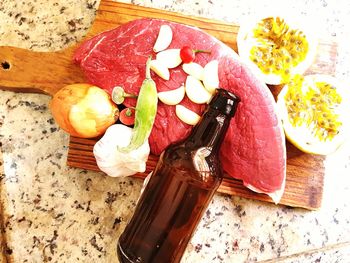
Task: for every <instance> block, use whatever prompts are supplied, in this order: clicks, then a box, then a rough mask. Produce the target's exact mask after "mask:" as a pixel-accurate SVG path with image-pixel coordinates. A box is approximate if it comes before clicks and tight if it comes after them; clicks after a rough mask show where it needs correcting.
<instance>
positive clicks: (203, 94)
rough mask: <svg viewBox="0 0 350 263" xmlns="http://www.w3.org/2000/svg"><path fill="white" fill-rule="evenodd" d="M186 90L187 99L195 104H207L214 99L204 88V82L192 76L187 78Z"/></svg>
mask: <svg viewBox="0 0 350 263" xmlns="http://www.w3.org/2000/svg"><path fill="white" fill-rule="evenodd" d="M185 88H186V94H187V97H188V98H189V99H190V100H191V101H192V102H194V103H197V104H202V103H207V102H208V101H209V100H210V99H211V97H212V94H210V93H209V92H208V91H207V90H206V88H204V86H203V84H202V82H201V81H200V80H198V79H196V78H195V77H192V76H191V75H189V76H187V78H186V84H185Z"/></svg>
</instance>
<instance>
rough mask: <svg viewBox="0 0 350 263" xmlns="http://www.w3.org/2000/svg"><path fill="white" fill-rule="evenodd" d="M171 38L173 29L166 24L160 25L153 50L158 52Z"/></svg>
mask: <svg viewBox="0 0 350 263" xmlns="http://www.w3.org/2000/svg"><path fill="white" fill-rule="evenodd" d="M172 39H173V31H172V30H171V27H170V26H168V25H162V26H161V27H160V29H159V33H158V37H157V40H156V43H155V44H154V46H153V51H154V52H159V51H162V50H164V49H166V48H167V47H168V46H169V45H170V43H171V41H172Z"/></svg>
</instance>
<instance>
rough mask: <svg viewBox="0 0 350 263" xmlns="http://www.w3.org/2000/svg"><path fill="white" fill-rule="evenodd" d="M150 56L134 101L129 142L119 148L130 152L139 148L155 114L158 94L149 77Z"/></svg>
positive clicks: (149, 130) (146, 136) (149, 131)
mask: <svg viewBox="0 0 350 263" xmlns="http://www.w3.org/2000/svg"><path fill="white" fill-rule="evenodd" d="M151 59H152V57H149V58H148V60H147V63H146V78H145V80H144V81H143V83H142V86H141V88H140V92H139V95H138V98H137V102H136V111H135V124H134V128H133V132H132V136H131V141H130V144H129V145H128V146H126V147H122V148H120V149H119V150H120V151H122V152H130V151H132V150H136V149H137V148H139V147H140V146H141V145H142V144H143V143H144V142H145V141H146V140H147V139H148V137H149V135H150V133H151V130H152V127H153V123H154V120H155V118H156V114H157V103H158V94H157V89H156V84H155V82H154V81H153V80H152V78H151V70H150V64H151Z"/></svg>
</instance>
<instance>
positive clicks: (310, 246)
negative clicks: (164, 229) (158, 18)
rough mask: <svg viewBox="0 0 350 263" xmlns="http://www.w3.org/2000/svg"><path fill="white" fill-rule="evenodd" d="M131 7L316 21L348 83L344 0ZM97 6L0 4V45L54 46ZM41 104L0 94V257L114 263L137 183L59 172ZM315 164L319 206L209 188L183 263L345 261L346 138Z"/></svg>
mask: <svg viewBox="0 0 350 263" xmlns="http://www.w3.org/2000/svg"><path fill="white" fill-rule="evenodd" d="M127 2H129V1H127ZM132 2H133V3H134V4H139V5H145V6H151V7H156V8H162V9H166V10H170V11H176V12H182V13H186V14H188V15H197V16H205V17H210V18H216V19H221V20H226V21H229V22H233V23H239V22H240V20H241V19H243V18H245V17H247V16H248V15H252V14H257V13H259V12H263V11H264V10H269V9H272V8H273V9H277V10H281V12H283V10H285V11H287V12H289V13H292V14H295V16H296V17H298V18H299V19H305V21H309V20H317V24H318V25H319V26H318V27H317V30H319V32H320V34H322V38H323V39H328V40H329V41H337V42H338V43H339V58H338V60H337V68H336V77H337V78H339V79H341V80H342V81H347V82H348V83H349V78H350V75H349V72H348V69H349V68H350V65H349V61H350V55H349V54H350V52H349V48H348V47H347V45H346V43H348V42H346V41H345V39H346V37H349V35H350V34H349V27H347V26H346V22H347V18H348V17H349V16H350V4H349V3H348V2H347V1H337V2H336V3H335V1H334V2H330V1H321V0H312V1H293V2H290V1H270V2H269V4H265V3H261V2H260V1H258V0H249V1H230V0H227V1H211V0H198V1H193V2H191V3H189V1H182V0H177V1H176V0H174V1H170V0H166V1H151V0H148V1H132ZM98 4H99V3H98V1H92V0H90V1H88V0H85V1H84V0H76V1H71V0H50V1H46V0H37V1H23V2H22V1H15V0H13V1H9V0H5V1H2V2H1V3H0V45H14V46H19V47H24V48H31V49H34V50H56V49H60V48H63V47H66V46H68V45H70V44H72V43H74V42H75V41H77V40H79V39H81V37H82V36H83V35H84V34H85V33H86V30H87V29H88V28H89V26H90V25H91V23H92V21H93V18H94V12H95V10H96V8H97V7H98ZM307 19H308V20H307ZM348 39H349V38H348ZM347 41H349V40H347ZM49 100H50V98H49V97H48V96H45V95H39V94H21V93H13V92H9V91H0V140H1V153H2V154H1V155H2V158H1V155H0V158H1V159H0V165H1V167H0V196H1V207H0V211H1V217H0V247H1V251H2V252H3V253H2V257H0V262H6V260H7V261H8V262H49V261H50V262H116V261H117V259H116V252H115V246H116V241H117V239H118V236H119V235H120V233H121V232H122V230H123V229H124V227H125V225H126V222H127V221H128V219H129V218H130V217H131V215H132V212H133V209H134V207H135V204H136V201H137V198H138V196H139V193H140V189H141V186H142V182H141V181H140V180H138V179H132V178H122V179H117V178H110V177H107V176H105V175H103V174H102V173H96V172H91V171H85V170H80V169H74V168H70V167H67V166H66V157H67V145H68V135H67V134H65V133H64V132H63V131H62V130H60V129H59V128H58V126H57V125H56V124H55V122H54V120H53V118H52V116H51V113H50V111H49V110H48V102H49ZM325 167H326V177H325V192H324V198H323V199H324V200H323V204H322V208H321V209H320V210H319V211H306V210H303V209H296V208H290V207H285V206H275V205H272V204H267V203H263V202H259V201H254V200H247V199H243V198H238V197H232V196H228V195H221V194H216V195H215V197H214V199H213V201H212V202H211V204H210V206H209V208H208V210H207V211H206V213H205V215H204V217H203V219H202V221H201V222H200V225H199V227H198V229H197V231H196V233H195V235H194V237H193V239H192V241H191V243H190V244H189V246H188V249H187V251H186V254H185V256H184V258H183V262H186V263H187V262H254V261H264V262H288V263H289V262H350V207H349V203H348V198H349V193H350V176H349V175H350V143H348V144H346V145H344V147H342V148H341V149H340V150H339V151H338V152H337V153H335V154H333V155H331V156H329V157H327V159H326V161H325Z"/></svg>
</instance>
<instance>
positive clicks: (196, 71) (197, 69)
mask: <svg viewBox="0 0 350 263" xmlns="http://www.w3.org/2000/svg"><path fill="white" fill-rule="evenodd" d="M182 69H183V71H185V72H186V73H187V74H188V75H191V76H193V77H195V78H196V79H199V80H203V73H204V69H203V67H202V66H201V65H199V64H198V63H195V62H191V63H184V64H183V65H182Z"/></svg>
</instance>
